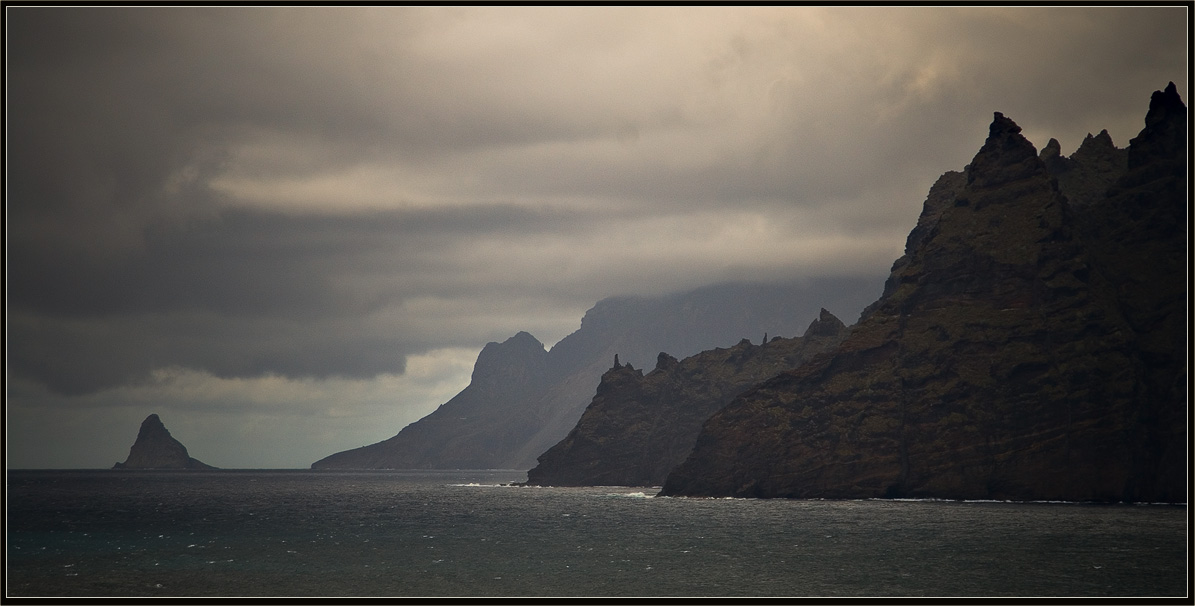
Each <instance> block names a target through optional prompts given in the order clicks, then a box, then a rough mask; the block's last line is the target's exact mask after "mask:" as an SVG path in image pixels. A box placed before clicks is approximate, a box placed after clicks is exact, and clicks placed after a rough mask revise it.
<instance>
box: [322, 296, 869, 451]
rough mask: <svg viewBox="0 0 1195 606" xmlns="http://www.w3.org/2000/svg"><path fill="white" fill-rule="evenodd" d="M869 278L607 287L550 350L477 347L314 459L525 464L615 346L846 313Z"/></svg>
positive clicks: (681, 345) (787, 327)
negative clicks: (388, 415)
mask: <svg viewBox="0 0 1195 606" xmlns="http://www.w3.org/2000/svg"><path fill="white" fill-rule="evenodd" d="M879 288H880V281H879V280H875V279H868V278H850V277H846V278H843V277H836V278H823V279H814V280H809V281H804V282H799V283H791V284H744V283H729V284H719V285H713V286H708V287H704V288H700V289H696V290H693V291H689V292H684V293H678V294H673V295H668V296H664V297H611V298H607V299H603V300H602V301H600V302H598V303H597V304H596V305H594V306H593V308H591V309H590V310H589V311H587V312H586V313H585V316H584V318H582V320H581V327H580V328H579V329H578V330H576V331H575V332H573V333H572V334H570V335H568V336H567V337H565V338H564V339H561V340H560V342H558V343H556V344H555V345H554V346H553V347H552V348H551V350H550V351H545V348H544V345H543V344H542V343H540V342H539V341H538V340H537V339H536V338H535V337H534V336H532V335H531V334H529V333H526V332H520V333H518V334H516V335H515V336H513V337H511V338H509V339H507V340H506V341H503V342H501V343H498V342H491V343H489V344H487V345H486V346H485V348H484V349H483V350H482V352H481V353H480V354H479V355H478V358H477V363H476V364H475V366H474V370H473V376H472V379H471V381H470V384H469V385H468V386H467V387H465V389H463V390H462V391H461V392H460V393H459V394H457V395H456V396H454V397H453V398H452V399H450V400H449V401H448V402H446V403H444V404H443V405H441V406H440V407H439V408H437V409H436V410H435V411H433V412H432V413H431V414H429V415H427V416H426V417H424V418H422V419H420V420H418V421H416V422H414V423H411V424H410V425H408V426H407V427H405V428H401V431H399V432H398V434H397V435H395V436H394V437H392V438H390V439H388V440H384V441H382V442H378V443H375V444H371V445H367V446H362V447H360V448H356V449H352V450H348V451H343V452H339V453H335V454H333V455H330V456H328V457H325V458H323V459H320V460H319V461H316V462H315V463H313V464H312V467H313V468H316V469H332V468H336V469H391V468H392V469H420V468H422V469H453V468H459V469H529V468H531V467H533V466H535V465H536V459H537V457H539V456H540V455H541V454H543V452H544V451H545V450H547V449H548V448H550V447H552V446H553V445H554V444H556V443H557V442H559V441H560V440H561V439H562V438H564V437H565V435H566V434H568V432H569V431H570V430H572V429H573V427H574V426H575V425H576V424H577V421H578V419H579V418H580V417H581V414H582V412H583V411H584V410H585V407H586V406H587V405H588V404H589V403H590V401H591V400H592V398H593V394H594V391H595V389H596V388H597V386H598V384H599V382H600V380H601V377H602V374H603V373H604V372H605V371H606V370H607V369H608V368H609V367H610V360H612V359H613V358H614V356H615V355H618V356H620V359H621V360H622V361H623V362H625V363H626V364H627V365H628V366H631V367H638V368H644V367H647V366H648V365H649V364H654V363H655V361H656V358H657V357H658V355H659V353H660V352H662V351H667V352H675V353H674V355H676V356H680V357H687V356H690V355H693V354H696V353H698V352H700V351H703V350H706V349H711V348H714V347H719V346H729V345H732V344H734V343H737V342H739V341H741V340H743V339H750V340H760V339H762V338H763V336H764V335H765V334H768V335H771V336H773V337H781V336H784V335H790V336H795V335H798V334H800V333H801V332H802V331H803V330H804V329H805V328H806V325H807V324H808V322H809V318H813V317H817V316H818V314H819V310H820V309H821V308H822V307H823V306H824V307H833V308H834V309H837V310H840V313H843V314H850V316H848V317H852V316H854V315H857V314H858V313H859V311H860V310H861V309H862V308H863V306H864V305H865V304H866V303H867V302H868V301H870V300H873V299H874V297H875V296H876V293H877V292H878V291H879Z"/></svg>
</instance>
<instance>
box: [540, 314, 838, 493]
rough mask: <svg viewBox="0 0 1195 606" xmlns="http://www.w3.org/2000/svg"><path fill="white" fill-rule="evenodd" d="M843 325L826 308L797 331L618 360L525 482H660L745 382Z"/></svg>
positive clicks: (802, 354) (814, 347) (812, 348)
mask: <svg viewBox="0 0 1195 606" xmlns="http://www.w3.org/2000/svg"><path fill="white" fill-rule="evenodd" d="M846 334H847V329H846V326H844V325H843V323H842V322H841V321H839V319H838V318H836V317H834V316H833V315H832V314H830V312H828V311H826V310H825V309H823V310H821V314H820V316H819V318H818V319H817V320H814V321H813V323H812V324H810V325H809V328H808V329H806V330H805V334H804V336H802V337H793V338H787V339H786V338H773V339H768V338H767V337H765V342H764V343H762V344H761V345H754V344H752V343H751V342H750V341H748V340H746V339H744V340H742V341H741V342H740V343H739V344H738V345H735V346H734V347H730V348H726V349H723V348H716V349H712V350H707V351H703V352H701V353H699V354H696V355H693V356H690V357H688V358H685V359H684V360H680V361H677V359H676V358H675V357H673V356H670V355H668V354H667V353H660V354H659V357H658V359H657V361H656V367H655V370H653V371H651V372H650V373H648V374H647V375H646V376H644V374H643V371H642V370H636V369H634V368H632V367H630V365H626V366H623V365H620V364H619V363H618V359H617V358H615V362H614V367H613V368H611V369H610V370H608V371H606V373H605V374H604V375H602V380H601V383H600V384H599V385H598V388H597V394H596V395H595V396H594V398H593V401H592V402H591V403H590V404H589V407H588V408H586V409H585V413H584V414H583V415H581V420H580V421H578V422H577V426H576V427H575V428H573V430H572V431H570V432H569V434H568V436H566V437H565V438H564V439H563V440H561V441H560V442H559V443H557V444H556V445H555V446H553V447H552V448H551V449H549V450H548V451H547V452H545V453H544V454H543V455H541V456H540V457H539V465H538V466H536V467H535V468H534V469H532V470H530V471H529V472H527V483H528V484H533V485H554V486H601V485H609V486H659V485H660V484H662V483H663V482H664V479H665V478H666V477H667V475H668V472H669V471H671V470H672V468H673V467H675V466H676V465H678V464H680V462H681V461H683V460H684V459H685V456H686V455H688V454H689V451H690V450H692V448H693V441H694V440H696V439H697V434H698V432H700V431H701V425H702V424H703V423H704V422H705V420H706V419H708V418H709V416H710V415H711V414H713V413H714V412H716V411H717V410H718V409H720V408H722V407H723V406H725V405H726V404H727V403H728V402H730V400H731V399H732V398H733V397H734V396H736V395H738V394H739V393H741V392H742V391H743V390H745V389H747V388H748V387H751V386H753V385H755V384H758V383H760V382H762V381H763V380H764V379H767V378H769V377H772V376H775V375H776V374H778V373H779V372H781V371H784V370H787V369H791V368H793V367H795V366H797V365H798V364H801V363H802V362H804V361H805V360H807V359H808V358H810V357H812V356H814V355H816V354H818V353H822V352H824V351H827V350H829V349H831V348H833V347H834V346H836V345H838V343H840V342H841V341H842V339H843V338H844V337H845V336H846Z"/></svg>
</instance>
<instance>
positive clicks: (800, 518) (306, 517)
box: [5, 470, 1189, 597]
mask: <svg viewBox="0 0 1195 606" xmlns="http://www.w3.org/2000/svg"><path fill="white" fill-rule="evenodd" d="M525 479H526V473H525V472H523V471H501V470H484V471H455V472H428V471H378V472H341V471H307V470H278V471H270V470H265V471H258V470H243V471H214V472H156V471H107V470H103V471H101V470H88V471H12V470H10V471H8V472H7V486H6V491H5V495H6V497H5V498H6V514H7V515H6V532H5V541H6V548H7V558H6V576H7V579H6V580H7V582H6V593H7V595H8V596H9V597H18V596H29V597H35V596H88V597H91V596H122V597H133V596H161V597H181V596H198V597H203V596H218V597H239V596H271V597H341V596H376V597H432V596H465V597H470V596H554V597H575V596H586V597H617V596H676V597H686V596H798V597H802V596H804V597H809V596H812V597H838V596H868V597H891V596H943V597H945V596H956V597H977V596H978V597H991V596H1017V597H1025V596H1072V597H1073V596H1143V597H1158V596H1177V597H1182V596H1187V595H1188V594H1187V591H1188V575H1189V562H1188V555H1189V553H1188V542H1187V530H1188V527H1187V519H1188V516H1187V507H1186V506H1185V505H1180V506H1174V505H1090V504H1070V503H1004V502H954V501H893V500H861V501H818V500H759V499H688V498H665V497H654V495H655V493H656V492H657V489H652V488H630V487H591V488H542V487H524V486H517V485H512V483H515V484H517V483H518V482H522V481H524V480H525Z"/></svg>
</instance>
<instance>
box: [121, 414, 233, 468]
mask: <svg viewBox="0 0 1195 606" xmlns="http://www.w3.org/2000/svg"><path fill="white" fill-rule="evenodd" d="M113 469H215V467H212V466H211V465H208V464H206V463H203V462H201V461H199V460H197V459H193V458H191V457H190V455H188V454H187V447H186V446H183V444H182V442H179V441H178V440H176V439H174V437H173V436H171V435H170V431H169V430H167V429H166V426H165V425H163V424H162V419H161V418H159V417H158V415H157V414H151V415H149V416H148V417H145V420H144V421H142V422H141V428H140V429H139V430H138V431H137V440H136V441H135V442H133V446H132V448H130V449H129V458H128V459H126V460H125V462H124V463H117V464H116V465H114V466H113Z"/></svg>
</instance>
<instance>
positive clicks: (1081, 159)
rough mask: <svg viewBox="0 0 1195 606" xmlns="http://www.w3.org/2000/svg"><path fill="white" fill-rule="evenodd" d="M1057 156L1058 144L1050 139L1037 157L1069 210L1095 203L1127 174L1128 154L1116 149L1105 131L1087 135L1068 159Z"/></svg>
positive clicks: (1058, 152) (1126, 151)
mask: <svg viewBox="0 0 1195 606" xmlns="http://www.w3.org/2000/svg"><path fill="white" fill-rule="evenodd" d="M1060 152H1061V146H1060V145H1059V143H1058V140H1057V139H1050V142H1049V143H1047V144H1046V146H1045V147H1044V148H1042V151H1041V156H1040V157H1041V159H1042V163H1044V164H1045V166H1046V170H1047V171H1049V173H1050V174H1051V175H1053V176H1054V178H1056V179H1058V188H1059V189H1061V190H1062V193H1063V195H1065V196H1066V199H1067V203H1069V204H1070V206H1071V208H1081V207H1084V206H1087V205H1089V204H1091V203H1093V202H1097V201H1099V200H1100V199H1101V198H1103V197H1104V196H1105V194H1106V193H1107V191H1108V188H1109V187H1111V186H1112V185H1113V184H1115V183H1116V182H1117V181H1118V180H1119V179H1120V178H1121V177H1123V176H1124V174H1125V171H1127V170H1128V159H1129V154H1128V150H1126V149H1120V148H1118V147H1116V145H1114V144H1113V143H1112V137H1111V136H1110V135H1108V131H1107V130H1102V131H1100V134H1098V135H1096V136H1094V137H1093V136H1091V134H1090V133H1088V135H1087V137H1086V138H1084V139H1083V143H1081V144H1080V145H1079V149H1077V150H1075V153H1074V154H1072V155H1071V156H1070V157H1069V158H1068V157H1064V156H1062V155H1061V154H1060Z"/></svg>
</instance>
